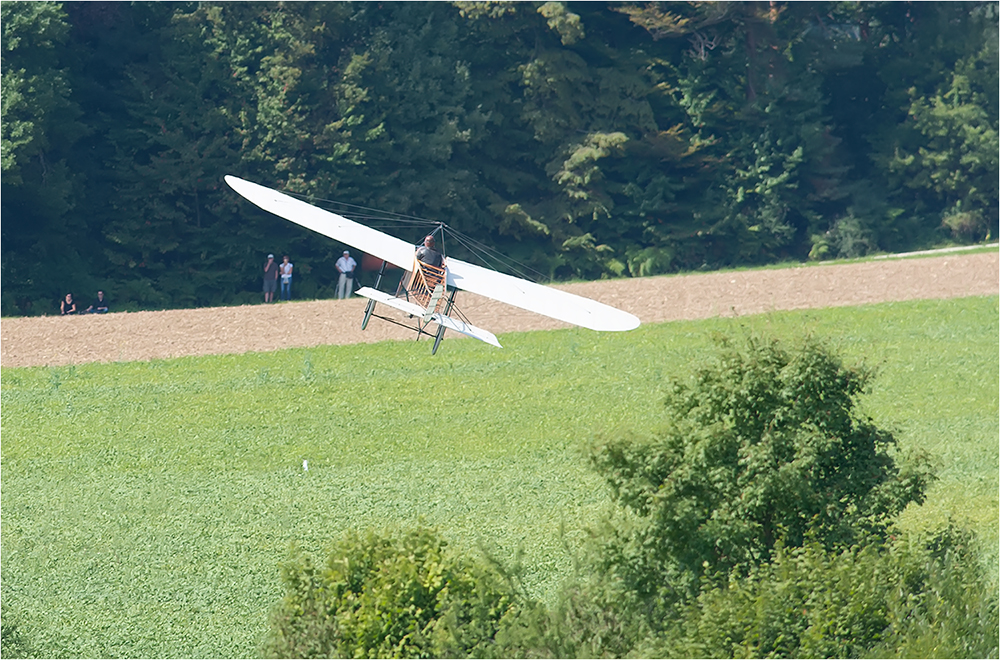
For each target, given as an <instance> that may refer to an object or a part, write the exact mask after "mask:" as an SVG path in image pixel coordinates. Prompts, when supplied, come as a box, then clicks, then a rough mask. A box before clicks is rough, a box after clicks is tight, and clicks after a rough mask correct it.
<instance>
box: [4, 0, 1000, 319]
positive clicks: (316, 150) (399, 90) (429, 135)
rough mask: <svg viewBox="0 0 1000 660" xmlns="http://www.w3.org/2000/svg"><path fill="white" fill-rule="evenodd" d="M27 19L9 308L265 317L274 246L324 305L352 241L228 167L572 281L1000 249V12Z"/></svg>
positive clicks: (13, 55)
mask: <svg viewBox="0 0 1000 660" xmlns="http://www.w3.org/2000/svg"><path fill="white" fill-rule="evenodd" d="M2 11H3V16H2V19H3V20H2V23H3V36H4V39H3V42H4V46H3V53H2V62H0V64H2V77H3V85H2V90H3V91H2V94H3V104H2V109H0V112H2V121H0V141H2V149H0V153H2V164H0V165H2V171H3V174H4V176H3V181H2V183H0V186H2V188H3V191H2V192H3V208H4V214H5V218H6V220H5V222H4V225H3V240H2V242H0V244H2V255H0V261H2V263H0V267H2V270H3V276H4V277H3V281H4V286H3V289H2V292H0V294H2V295H0V310H2V312H3V313H4V314H8V315H12V314H42V313H55V312H56V310H57V309H58V300H59V299H60V298H61V297H62V296H63V295H64V294H65V293H66V292H67V291H73V292H74V293H76V295H77V296H78V297H84V298H85V297H86V296H88V295H90V293H88V292H92V291H93V290H95V289H98V288H101V289H104V290H105V291H107V292H108V294H109V297H110V299H111V300H112V301H113V302H114V303H115V304H116V306H121V307H126V308H132V309H135V308H161V307H192V306H205V305H214V304H230V303H244V302H246V301H248V300H253V299H259V295H256V294H258V290H259V288H260V279H259V273H258V271H259V267H260V261H261V256H262V255H265V254H267V253H268V252H276V253H289V254H290V255H291V256H292V259H293V261H294V263H295V264H296V279H297V284H296V289H295V290H296V291H298V292H299V295H302V294H307V295H310V296H323V295H326V294H327V293H328V292H329V291H331V290H332V286H333V283H334V282H335V281H336V278H337V273H336V270H335V269H334V268H333V262H334V261H335V260H336V257H337V256H338V253H339V250H340V249H342V247H343V246H341V245H338V244H336V243H335V242H333V241H330V240H327V239H325V238H322V237H318V236H316V235H314V234H313V233H310V232H308V231H307V230H304V229H301V228H298V227H295V226H291V225H289V224H288V223H285V222H282V221H277V220H275V219H274V218H273V217H271V216H269V215H267V214H264V213H262V212H260V211H259V210H257V209H255V208H253V207H251V206H249V205H247V204H245V203H244V202H242V201H241V200H239V199H238V198H237V197H236V196H235V195H234V194H233V193H232V192H231V191H229V190H228V189H227V188H226V187H225V185H224V184H223V182H222V177H223V176H224V175H225V174H230V173H231V174H237V175H240V176H243V177H245V178H249V179H252V180H255V181H259V182H261V183H263V184H265V185H270V186H273V187H277V188H282V189H285V190H288V191H291V192H294V193H299V194H303V195H305V196H306V197H307V198H311V199H313V200H330V199H334V200H337V201H338V202H342V203H346V204H354V205H357V206H361V207H368V208H377V209H384V210H386V211H390V212H394V213H398V214H406V215H413V216H418V217H426V218H430V219H432V220H437V221H441V222H447V223H448V224H449V225H450V226H452V227H453V228H455V229H458V230H459V231H461V232H463V233H465V234H467V235H469V236H473V237H475V238H476V240H478V241H480V242H481V243H483V244H487V245H491V246H492V247H494V248H496V249H497V250H498V251H499V252H501V253H503V254H505V255H508V256H509V257H511V258H512V259H513V260H514V261H517V262H520V263H522V264H524V265H526V266H528V267H530V268H532V269H534V270H535V271H537V272H539V273H545V274H548V275H549V276H550V277H552V278H555V279H563V278H600V277H619V276H640V275H642V276H645V275H651V274H660V273H667V272H677V271H681V270H693V269H705V268H718V267H724V266H738V265H748V264H760V263H769V262H775V261H783V260H789V259H791V260H804V259H806V258H807V257H809V258H813V259H828V258H834V257H854V256H861V255H864V254H868V253H871V252H874V251H878V250H905V249H912V248H915V247H924V246H927V245H931V244H937V243H941V242H950V241H962V242H967V241H977V240H982V239H984V238H985V237H986V236H995V235H996V232H997V222H998V216H997V212H996V209H997V208H998V206H1000V204H998V202H997V196H998V194H1000V193H998V187H997V183H996V181H997V179H998V174H997V172H998V169H997V168H998V165H997V151H998V149H997V131H998V117H997V108H998V105H1000V104H998V100H997V90H996V79H997V75H998V74H997V42H998V26H997V10H996V6H995V4H994V3H986V2H964V3H920V4H917V5H911V4H907V3H860V4H859V3H853V4H852V3H839V2H819V3H778V4H774V5H766V6H765V5H759V4H753V3H726V4H716V5H712V4H707V3H700V2H686V3H674V4H671V5H658V4H653V3H646V4H638V5H632V4H624V5H623V4H620V3H582V4H575V3H565V2H543V3H520V4H518V3H514V4H508V5H505V4H502V3H495V2H453V3H410V4H407V3H396V4H389V5H384V6H382V5H374V4H365V3H358V4H350V3H290V4H289V3H213V2H208V3H195V4H192V3H117V4H112V5H106V4H94V3H65V4H60V3H41V4H39V3H26V2H10V3H7V4H5V5H4V7H3V10H2ZM386 229H389V230H390V233H396V234H397V235H399V236H400V237H401V238H404V239H407V240H410V239H412V240H416V239H417V236H416V235H407V233H408V229H407V228H405V227H397V228H388V227H387V228H386ZM417 233H419V232H417ZM453 254H454V256H457V257H459V258H468V257H469V256H470V255H469V254H468V253H466V252H465V251H464V248H463V247H460V246H458V245H455V246H454V251H453Z"/></svg>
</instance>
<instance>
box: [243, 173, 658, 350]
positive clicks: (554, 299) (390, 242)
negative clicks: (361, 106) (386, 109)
mask: <svg viewBox="0 0 1000 660" xmlns="http://www.w3.org/2000/svg"><path fill="white" fill-rule="evenodd" d="M226 183H228V184H229V185H230V187H232V189H233V190H235V191H236V192H238V193H239V194H240V195H242V196H243V197H246V198H247V199H248V200H250V201H251V202H253V203H254V204H256V205H257V206H259V207H260V208H262V209H264V210H265V211H270V212H271V213H273V214H275V215H278V216H281V217H282V218H285V219H286V220H291V221H292V222H294V223H296V224H299V225H302V226H303V227H306V228H308V229H312V230H313V231H316V232H319V233H320V234H323V235H324V236H329V237H330V238H332V239H334V240H337V241H340V242H342V243H346V244H347V245H350V246H352V247H355V248H357V249H358V250H360V251H362V252H366V253H368V254H370V255H373V256H375V257H378V258H379V259H384V260H386V261H388V262H389V263H391V264H394V265H396V266H399V267H400V268H404V269H408V268H410V267H412V265H413V253H414V247H413V246H412V245H410V244H409V243H407V242H406V241H403V240H400V239H398V238H395V237H393V236H389V235H388V234H383V233H382V232H380V231H377V230H375V229H372V228H371V227H366V226H364V225H361V224H358V223H357V222H353V221H351V220H348V219H347V218H345V217H343V216H340V215H337V214H336V213H331V212H329V211H325V210H323V209H320V208H317V207H315V206H312V205H311V204H307V203H305V202H303V201H301V200H298V199H295V198H294V197H289V196H288V195H285V194H284V193H280V192H278V191H276V190H271V189H270V188H265V187H264V186H260V185H257V184H256V183H250V182H249V181H244V180H243V179H239V178H237V177H235V176H227V177H226ZM447 266H448V268H447V270H448V284H449V285H451V286H454V287H457V288H459V289H462V290H465V291H471V292H472V293H476V294H479V295H481V296H485V297H487V298H492V299H493V300H498V301H500V302H502V303H506V304H508V305H513V306H514V307H519V308H521V309H524V310H527V311H529V312H534V313H536V314H541V315H542V316H549V317H551V318H554V319H558V320H560V321H565V322H567V323H572V324H574V325H579V326H582V327H584V328H589V329H591V330H613V331H619V330H632V329H634V328H637V327H639V319H638V318H636V317H635V316H633V315H632V314H629V313H628V312H623V311H622V310H620V309H616V308H614V307H611V306H609V305H605V304H603V303H599V302H597V301H596V300H591V299H590V298H584V297H582V296H577V295H573V294H572V293H567V292H565V291H560V290H558V289H553V288H550V287H547V286H542V285H541V284H535V283H534V282H529V281H528V280H523V279H521V278H519V277H512V276H510V275H504V274H503V273H498V272H496V271H492V270H489V269H487V268H481V267H479V266H475V265H473V264H469V263H466V262H464V261H460V260H458V259H450V258H449V259H448V262H447Z"/></svg>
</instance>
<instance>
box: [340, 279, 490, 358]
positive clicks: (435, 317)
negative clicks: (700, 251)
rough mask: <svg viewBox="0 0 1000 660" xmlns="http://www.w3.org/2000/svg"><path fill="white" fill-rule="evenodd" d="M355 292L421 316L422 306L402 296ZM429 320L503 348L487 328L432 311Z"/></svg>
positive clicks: (363, 288)
mask: <svg viewBox="0 0 1000 660" xmlns="http://www.w3.org/2000/svg"><path fill="white" fill-rule="evenodd" d="M355 293H357V294H358V295H359V296H364V297H365V298H369V299H370V300H374V301H375V302H378V303H382V304H383V305H388V306H389V307H392V308H393V309H398V310H399V311H401V312H404V313H406V314H411V315H412V316H416V317H420V318H423V316H424V313H425V310H424V308H423V307H421V306H420V305H418V304H416V303H412V302H410V301H409V300H403V299H402V298H396V297H395V296H390V295H389V294H388V293H384V292H382V291H378V290H376V289H373V288H371V287H367V286H364V287H361V288H360V289H358V290H357V291H356V292H355ZM430 322H432V323H437V324H438V325H440V326H444V327H445V328H448V329H449V330H454V331H455V332H460V333H461V334H463V335H466V336H467V337H473V338H474V339H478V340H479V341H484V342H486V343H487V344H491V345H493V346H496V347H497V348H503V346H501V345H500V341H499V340H497V338H496V335H494V334H493V333H492V332H490V331H489V330H483V329H482V328H477V327H476V326H474V325H470V324H468V323H465V322H464V321H460V320H458V319H455V318H452V317H450V316H445V315H444V314H439V313H434V314H432V315H431V317H430Z"/></svg>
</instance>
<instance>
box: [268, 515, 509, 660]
mask: <svg viewBox="0 0 1000 660" xmlns="http://www.w3.org/2000/svg"><path fill="white" fill-rule="evenodd" d="M282 580H283V582H284V584H285V589H286V594H285V597H284V598H283V599H282V601H281V602H280V603H279V604H278V605H277V607H276V608H275V610H274V612H273V614H272V617H271V631H270V635H269V638H268V640H267V642H266V645H265V648H264V653H265V655H266V656H268V657H286V658H292V657H365V658H429V657H488V656H492V655H494V654H495V653H494V650H493V647H494V636H495V635H496V632H497V629H498V627H499V623H500V620H501V619H502V618H503V617H504V616H505V615H507V614H508V612H510V611H511V609H512V607H513V597H512V590H511V588H510V586H509V585H508V583H507V582H506V581H505V580H504V578H503V577H502V576H501V575H500V573H499V572H498V571H497V570H495V569H494V568H493V567H491V566H490V565H488V564H486V563H485V562H477V561H473V560H470V559H467V558H462V557H456V556H455V555H454V554H452V553H450V552H448V550H447V544H446V543H445V542H444V540H442V539H441V538H440V537H439V536H438V535H437V534H436V533H435V532H433V531H432V530H429V529H426V528H420V529H417V530H414V531H410V532H407V533H405V534H402V535H399V536H390V535H376V534H368V535H367V536H364V537H362V536H360V535H358V534H353V533H352V534H348V535H347V536H345V537H344V538H343V539H342V540H341V541H340V542H339V543H338V544H337V545H336V546H335V547H334V549H333V551H332V552H331V553H330V555H329V559H328V560H327V564H326V567H325V569H322V570H320V569H317V568H316V567H314V566H313V565H312V563H311V562H310V561H309V559H308V558H306V557H304V556H303V555H301V554H296V555H295V556H293V557H292V559H291V560H290V561H289V562H288V563H287V564H286V565H285V566H284V567H283V570H282Z"/></svg>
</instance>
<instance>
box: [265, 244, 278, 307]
mask: <svg viewBox="0 0 1000 660" xmlns="http://www.w3.org/2000/svg"><path fill="white" fill-rule="evenodd" d="M278 273H279V269H278V262H276V261H275V260H274V255H273V254H269V255H267V263H265V264H264V302H266V303H269V302H272V301H273V300H274V292H275V291H277V290H278Z"/></svg>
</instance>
